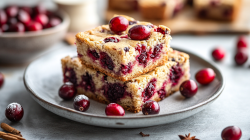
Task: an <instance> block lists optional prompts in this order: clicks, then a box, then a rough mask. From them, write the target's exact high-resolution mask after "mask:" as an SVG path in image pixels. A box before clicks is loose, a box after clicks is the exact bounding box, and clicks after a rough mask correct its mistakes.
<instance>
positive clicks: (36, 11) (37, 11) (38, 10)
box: [33, 3, 46, 15]
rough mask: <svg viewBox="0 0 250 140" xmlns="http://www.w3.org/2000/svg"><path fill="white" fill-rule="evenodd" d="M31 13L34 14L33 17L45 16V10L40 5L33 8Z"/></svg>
mask: <svg viewBox="0 0 250 140" xmlns="http://www.w3.org/2000/svg"><path fill="white" fill-rule="evenodd" d="M33 12H34V14H35V15H38V14H45V13H46V8H45V7H44V6H43V5H42V4H41V3H40V4H38V5H36V6H35V7H34V8H33Z"/></svg>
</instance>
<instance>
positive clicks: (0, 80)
mask: <svg viewBox="0 0 250 140" xmlns="http://www.w3.org/2000/svg"><path fill="white" fill-rule="evenodd" d="M3 83H4V76H3V74H2V73H1V72H0V88H1V87H2V86H3Z"/></svg>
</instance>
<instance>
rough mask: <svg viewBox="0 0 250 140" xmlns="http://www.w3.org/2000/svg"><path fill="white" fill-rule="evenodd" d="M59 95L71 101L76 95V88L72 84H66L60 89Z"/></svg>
mask: <svg viewBox="0 0 250 140" xmlns="http://www.w3.org/2000/svg"><path fill="white" fill-rule="evenodd" d="M58 94H59V96H60V97H61V98H62V99H64V100H71V99H72V98H73V97H74V96H75V95H76V89H75V86H74V85H73V84H71V83H65V84H63V85H62V86H61V87H60V89H59V92H58Z"/></svg>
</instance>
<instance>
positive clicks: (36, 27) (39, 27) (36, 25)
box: [27, 21, 43, 31]
mask: <svg viewBox="0 0 250 140" xmlns="http://www.w3.org/2000/svg"><path fill="white" fill-rule="evenodd" d="M27 29H28V31H40V30H42V29H43V26H42V25H41V23H39V22H36V21H33V22H30V23H29V25H27Z"/></svg>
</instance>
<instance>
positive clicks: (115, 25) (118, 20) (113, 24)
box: [109, 16, 129, 33]
mask: <svg viewBox="0 0 250 140" xmlns="http://www.w3.org/2000/svg"><path fill="white" fill-rule="evenodd" d="M128 25H129V22H128V20H127V19H126V18H125V17H122V16H117V17H114V18H112V19H111V20H110V21H109V28H110V29H111V31H113V32H115V33H119V32H123V31H126V30H127V28H128Z"/></svg>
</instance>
